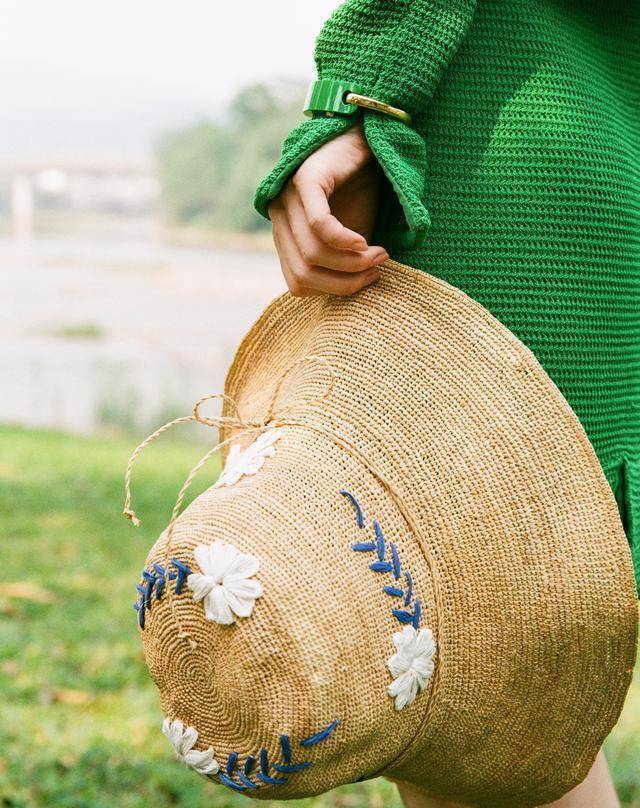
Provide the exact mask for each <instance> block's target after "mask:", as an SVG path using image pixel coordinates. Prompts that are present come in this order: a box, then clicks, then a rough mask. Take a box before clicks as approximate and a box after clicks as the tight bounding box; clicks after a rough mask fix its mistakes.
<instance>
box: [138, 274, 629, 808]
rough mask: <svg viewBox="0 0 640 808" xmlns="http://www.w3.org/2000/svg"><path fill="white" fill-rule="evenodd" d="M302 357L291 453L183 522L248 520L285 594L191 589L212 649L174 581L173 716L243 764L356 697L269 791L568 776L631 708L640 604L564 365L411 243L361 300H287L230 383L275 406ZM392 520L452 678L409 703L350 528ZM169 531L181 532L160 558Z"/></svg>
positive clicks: (167, 670)
mask: <svg viewBox="0 0 640 808" xmlns="http://www.w3.org/2000/svg"><path fill="white" fill-rule="evenodd" d="M305 357H310V358H313V357H316V358H320V359H321V360H322V363H315V364H314V362H313V361H309V362H306V363H305V362H301V361H300V360H303V359H304V358H305ZM292 367H294V371H293V372H289V371H290V369H291V368H292ZM326 367H331V368H332V369H333V372H334V374H335V378H334V380H333V384H332V385H331V388H330V391H329V393H328V395H327V396H326V398H323V391H324V392H325V393H326V391H327V385H326V381H327V380H326ZM287 374H288V375H287ZM283 377H284V379H285V381H284V383H283V384H282V386H281V388H280V392H279V402H278V404H279V405H283V406H285V407H286V410H287V416H286V418H284V419H283V422H282V423H281V424H280V425H279V428H280V429H281V431H282V435H281V437H280V438H279V440H278V443H277V448H276V452H275V454H274V456H273V457H270V458H268V459H267V460H266V461H265V463H264V466H263V467H262V468H261V470H260V471H259V472H258V473H257V474H255V475H252V476H248V477H244V478H242V479H241V480H240V481H239V482H237V483H236V484H235V485H233V486H230V487H228V488H217V489H216V488H212V489H210V490H209V491H207V492H205V493H204V494H203V495H201V496H200V497H199V498H198V499H197V500H196V501H195V502H194V503H193V504H192V505H191V506H190V507H189V508H188V509H187V510H186V511H185V512H184V514H183V515H182V516H181V517H180V519H179V520H178V522H177V523H176V526H175V531H174V536H173V540H172V545H171V555H172V556H175V557H177V558H178V559H180V561H181V562H183V563H186V564H189V565H190V566H192V567H193V563H194V560H193V550H194V547H195V546H196V545H197V544H203V543H204V544H208V543H211V542H213V541H215V540H222V541H227V542H232V543H233V544H234V545H235V546H236V547H237V548H238V549H239V550H240V551H242V552H249V553H251V554H253V555H255V556H256V557H258V558H259V559H260V561H261V568H260V572H259V574H258V576H257V577H258V578H259V580H260V582H261V583H262V585H263V587H264V593H263V595H262V596H261V597H260V598H259V599H258V601H257V602H256V605H255V608H254V611H253V614H252V615H251V617H249V618H247V619H242V620H238V621H237V622H236V623H234V624H233V625H232V626H222V625H218V624H216V623H212V622H208V621H206V620H205V619H204V613H203V609H202V604H197V603H195V602H194V601H193V599H192V598H191V597H189V595H188V593H186V594H182V595H179V596H177V597H175V598H174V606H175V608H176V613H177V616H178V618H179V622H180V624H181V626H182V628H183V629H184V630H186V631H187V632H188V634H189V636H190V638H191V639H192V640H194V641H195V643H196V648H195V649H192V648H191V646H190V644H189V643H188V642H186V641H185V640H184V639H182V638H180V636H179V633H180V631H179V628H178V625H177V623H176V621H175V620H174V619H173V617H172V613H171V609H170V608H169V604H168V599H167V598H166V597H162V598H161V599H160V600H159V601H158V602H157V603H154V605H153V608H152V610H151V611H150V612H149V613H147V615H146V625H145V628H144V631H142V640H143V644H144V650H145V655H146V658H147V661H148V664H149V668H150V670H151V673H152V675H153V678H154V680H155V682H156V684H157V686H158V688H159V691H160V696H161V701H162V706H163V710H164V712H165V714H166V715H167V716H168V717H169V718H170V719H171V720H175V719H179V720H181V721H182V722H184V725H185V726H187V725H192V726H193V727H195V728H196V729H197V731H198V733H199V744H200V746H199V748H202V749H206V748H207V747H208V746H212V747H213V748H214V750H215V754H216V759H217V760H218V761H219V762H220V764H221V766H223V767H224V765H225V763H226V761H227V760H228V758H229V756H230V755H232V753H233V752H235V753H237V754H238V759H239V760H240V761H241V762H242V760H243V759H244V758H245V757H246V756H247V755H250V754H255V752H256V749H260V748H261V747H262V746H264V747H265V748H266V749H267V751H268V754H269V757H270V758H272V757H274V756H277V755H278V752H279V746H278V743H279V738H280V736H281V735H282V733H286V734H287V736H289V737H291V738H304V737H306V736H308V735H310V734H312V733H313V732H315V731H317V729H318V728H320V727H324V726H326V725H329V724H330V723H331V722H332V721H334V720H335V719H339V720H340V724H339V726H338V727H337V728H336V730H335V732H333V733H332V735H331V737H330V738H329V739H327V740H326V741H325V742H324V743H323V744H322V745H318V746H317V747H314V748H313V749H312V750H309V751H308V759H309V761H311V763H312V765H311V766H310V767H309V768H307V769H305V770H304V771H299V772H297V773H296V774H295V775H292V776H291V777H289V778H288V780H287V782H286V783H284V784H281V785H277V786H273V787H270V786H266V787H264V788H260V790H258V791H255V792H252V793H251V794H250V796H253V797H258V798H263V797H269V798H277V799H286V798H290V797H301V796H305V795H310V794H315V793H318V792H321V791H324V790H327V789H329V788H332V787H334V786H337V785H339V784H341V783H345V782H353V781H355V780H358V779H361V778H365V777H370V776H374V775H376V774H379V773H385V774H388V775H390V776H393V777H396V778H399V779H405V780H408V781H411V782H413V783H416V784H418V785H420V786H423V787H426V788H428V789H430V790H432V791H434V792H435V793H438V794H442V795H443V796H447V797H449V798H454V799H459V800H464V801H466V802H470V803H472V804H477V805H484V806H487V807H488V806H492V808H497V807H498V806H501V805H504V806H507V805H509V806H514V807H515V806H531V805H538V804H542V803H545V802H548V801H550V800H552V799H555V798H556V797H558V796H559V795H560V794H562V793H564V792H565V791H567V790H568V789H570V788H571V787H573V786H574V785H575V784H576V783H577V782H578V781H579V780H581V779H582V778H583V777H584V775H585V774H586V772H587V770H588V768H589V766H590V765H591V763H592V762H593V759H594V757H595V755H596V753H597V751H598V749H599V747H600V745H601V743H602V740H603V738H604V737H605V736H606V735H607V733H608V732H609V730H610V729H611V727H612V726H613V724H614V722H615V720H616V719H617V716H618V714H619V711H620V709H621V706H622V703H623V700H624V696H625V693H626V690H627V687H628V684H629V681H630V676H631V669H632V666H633V660H634V654H635V640H636V620H637V610H636V600H635V587H634V582H633V573H632V564H631V559H630V555H629V550H628V545H627V542H626V539H625V536H624V532H623V530H622V527H621V524H620V520H619V517H618V514H617V510H616V506H615V501H614V499H613V496H612V494H611V491H610V489H609V487H608V485H607V482H606V479H605V477H604V475H603V473H602V470H601V468H600V466H599V464H598V461H597V458H596V456H595V454H594V453H593V450H592V448H591V446H590V444H589V442H588V440H587V438H586V435H585V433H584V430H583V429H582V427H581V426H580V424H579V422H578V420H577V419H576V417H575V415H574V414H573V412H572V411H571V409H570V408H569V407H568V405H567V404H566V402H565V401H564V399H563V398H562V396H561V394H560V393H559V391H558V390H557V388H556V387H555V386H554V385H553V383H552V382H551V381H550V380H549V378H548V377H547V376H546V374H545V373H544V371H543V370H542V368H541V367H540V365H539V364H538V362H537V361H536V359H535V358H534V356H533V355H532V354H531V353H530V352H529V351H528V350H527V349H526V348H525V347H524V346H523V345H522V343H520V342H519V341H518V340H517V338H516V337H515V336H514V335H513V334H511V333H510V332H509V331H508V330H507V329H506V328H504V326H502V325H501V324H500V323H498V322H497V321H496V320H495V319H494V318H493V317H492V316H491V315H490V314H489V312H487V311H486V310H485V309H484V308H483V307H481V306H480V305H478V304H477V303H475V302H473V301H472V300H471V299H470V298H468V297H466V295H464V294H463V293H462V292H460V291H459V290H457V289H455V288H453V287H451V286H449V285H447V284H446V283H443V282H441V281H439V280H436V279H435V278H433V277H431V276H428V275H426V274H424V273H421V272H418V271H416V270H413V269H410V268H408V267H405V266H401V265H399V264H396V263H393V262H390V263H389V264H388V265H387V266H386V267H385V268H384V269H383V272H382V278H381V281H380V283H379V284H378V285H377V286H376V287H375V288H372V289H368V290H365V291H364V292H362V293H361V294H359V295H357V296H355V297H353V298H331V297H329V298H309V299H305V300H299V299H295V298H293V297H291V296H290V295H285V296H283V297H281V298H279V299H278V300H276V301H275V302H274V303H273V304H272V305H271V306H270V307H269V308H268V309H267V310H266V312H265V313H264V314H263V315H262V317H261V318H260V320H259V321H258V322H257V324H256V325H255V326H254V327H253V329H252V330H251V331H250V332H249V334H248V336H247V337H246V338H245V340H244V342H243V343H242V345H241V347H240V349H239V351H238V353H237V355H236V359H235V361H234V363H233V365H232V367H231V370H230V372H229V375H228V379H227V385H226V393H227V394H228V395H229V396H231V397H232V398H233V399H234V400H235V401H236V402H237V404H238V407H239V410H240V412H242V414H243V416H244V417H246V418H247V419H249V420H259V419H260V417H261V416H262V415H264V413H265V412H266V411H267V410H268V408H269V407H270V405H271V399H272V396H273V390H274V385H275V384H276V383H277V380H278V379H282V378H283ZM296 403H297V404H298V408H297V409H296ZM277 409H278V406H276V407H275V410H276V411H277ZM230 412H231V410H229V413H230ZM228 436H229V430H227V434H226V435H223V437H228ZM345 489H346V490H347V491H349V492H352V493H353V494H354V495H356V496H357V498H358V502H359V503H360V504H361V505H362V508H363V511H364V514H365V515H366V517H367V518H366V522H367V525H366V526H365V527H364V528H360V527H359V526H358V519H357V514H356V513H355V512H354V507H353V505H352V503H351V502H350V501H349V499H348V497H345V496H344V495H342V494H341V493H340V491H341V490H345ZM404 514H406V516H405V515H404ZM372 518H375V519H376V520H377V521H378V522H379V524H380V526H381V528H382V530H383V531H384V535H385V538H386V541H387V542H388V543H389V546H390V543H391V542H392V543H393V545H394V548H395V549H396V550H397V554H398V558H399V559H400V562H401V564H402V566H403V568H405V567H406V568H407V569H410V570H411V574H412V578H413V595H414V597H419V599H420V602H421V606H422V620H423V625H425V626H428V627H430V628H431V629H432V631H433V632H434V636H435V639H436V642H437V655H436V659H435V673H434V676H433V677H432V679H431V680H430V681H429V684H428V686H427V689H426V690H425V691H424V692H423V693H420V694H418V696H417V698H416V699H415V701H414V702H413V703H412V704H410V705H409V706H407V707H405V708H404V709H403V710H401V711H396V710H395V709H394V705H393V701H392V699H390V698H389V696H388V695H387V693H386V688H387V687H388V685H389V683H390V676H389V672H388V669H387V666H386V663H387V660H388V658H389V656H390V655H391V653H393V650H394V649H393V645H392V635H393V632H394V631H396V630H397V629H398V627H399V626H398V622H397V620H396V619H395V617H394V616H393V614H392V611H391V605H392V604H390V596H389V594H388V593H386V592H385V591H384V587H383V584H388V583H389V581H387V580H384V576H383V575H381V574H380V573H379V572H375V571H372V569H371V568H370V566H369V565H368V564H367V563H365V561H364V560H363V559H362V558H361V556H360V553H357V554H356V553H354V552H353V549H352V546H353V544H354V542H361V541H363V539H370V540H374V539H375V538H376V537H375V533H374V531H373V530H372V529H371V519H372ZM409 521H410V522H411V523H412V525H413V527H412V528H411V529H410V528H409V524H408V522H409ZM367 530H369V533H367ZM165 554H166V547H165V537H164V536H161V537H160V539H159V540H158V542H157V544H156V545H155V547H154V548H153V550H152V551H151V553H150V556H149V559H148V561H147V566H148V568H151V565H153V563H158V562H161V561H162V560H163V558H164V556H165ZM356 556H357V557H356ZM232 759H233V760H235V758H232Z"/></svg>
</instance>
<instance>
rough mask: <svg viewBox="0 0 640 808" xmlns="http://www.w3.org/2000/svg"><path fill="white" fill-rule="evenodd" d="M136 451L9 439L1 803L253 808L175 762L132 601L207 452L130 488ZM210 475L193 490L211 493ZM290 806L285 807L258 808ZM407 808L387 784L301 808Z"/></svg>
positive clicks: (182, 456)
mask: <svg viewBox="0 0 640 808" xmlns="http://www.w3.org/2000/svg"><path fill="white" fill-rule="evenodd" d="M131 448H132V447H131V445H130V443H129V442H121V441H118V440H105V439H82V438H74V437H68V436H63V435H59V434H55V433H50V432H32V431H27V430H19V429H13V428H8V427H7V428H0V547H1V548H2V567H1V568H0V569H1V572H0V694H1V695H0V805H1V806H5V808H32V806H33V808H40V807H41V806H43V807H44V806H47V808H52V807H53V806H64V808H87V806H89V807H90V808H113V807H114V806H118V808H142V807H143V806H144V807H145V808H146V807H147V806H150V805H153V806H154V808H164V806H172V807H173V808H175V807H176V806H177V807H178V808H187V806H188V808H204V806H207V808H209V807H210V806H213V808H235V806H242V805H244V806H246V805H248V804H249V803H248V802H247V799H246V798H245V797H242V796H238V795H234V794H232V793H230V792H228V791H226V790H224V789H222V788H220V787H216V786H213V785H211V784H209V783H206V782H204V781H203V780H201V779H200V778H198V777H197V776H196V775H194V774H192V773H190V772H188V771H187V770H185V769H183V768H182V767H181V766H179V765H178V764H177V763H175V762H174V761H173V760H172V757H171V754H170V750H169V747H168V745H167V743H166V740H165V739H164V737H163V736H162V734H161V733H160V731H159V725H160V722H161V720H162V715H161V712H160V708H159V706H158V701H157V697H156V693H155V688H154V686H153V684H152V682H151V680H150V678H149V676H148V674H147V670H146V667H145V665H144V661H143V659H142V655H141V650H140V643H139V640H138V636H137V632H136V629H135V622H134V613H133V610H132V608H131V603H132V590H133V587H134V585H135V582H136V581H137V578H138V574H139V571H140V569H141V568H142V565H143V562H144V559H145V556H146V553H147V551H148V548H149V547H150V545H151V543H152V542H153V541H154V539H155V538H156V536H157V535H158V533H159V532H160V531H161V530H162V528H163V527H164V525H165V523H166V520H167V518H168V513H169V510H170V508H171V506H172V504H173V501H174V498H175V495H176V492H177V490H178V488H179V486H180V484H181V483H182V481H183V480H184V477H185V476H186V474H187V472H188V471H189V469H190V468H191V466H192V465H193V464H194V463H195V461H196V459H197V457H198V454H199V450H198V448H197V447H193V446H189V445H187V444H180V443H176V442H175V441H174V442H172V441H171V440H165V441H164V442H162V441H161V442H160V443H159V444H157V445H156V446H154V447H152V448H150V449H148V450H147V454H146V455H145V456H143V458H142V459H141V461H140V464H139V468H138V470H137V473H136V476H134V505H135V507H136V510H137V512H138V514H139V515H140V516H141V517H142V519H143V524H142V526H141V527H140V528H139V529H138V530H137V531H136V530H133V529H132V528H131V527H130V526H129V525H127V524H126V523H125V521H124V520H123V518H122V516H121V507H122V472H123V469H124V466H125V463H126V459H127V456H128V453H129V450H130V449H131ZM215 473H216V469H215V468H212V469H210V470H209V472H208V473H207V474H203V475H202V479H200V480H199V482H198V484H197V489H196V492H194V493H197V490H202V488H203V487H205V486H207V485H209V484H211V482H212V480H213V478H214V476H215ZM608 757H609V760H610V763H611V765H612V770H613V772H614V777H615V779H616V783H617V786H618V790H619V792H620V795H621V797H622V799H623V805H624V806H625V808H640V774H639V769H638V760H639V759H640V681H639V678H638V677H636V681H635V683H634V686H633V688H632V692H631V694H630V696H629V699H628V702H627V706H626V708H625V712H624V715H623V717H622V719H621V721H620V723H619V724H618V727H617V728H616V730H615V731H614V733H613V734H612V736H611V738H610V739H609V742H608ZM262 804H263V805H278V804H282V803H281V801H277V802H272V803H262ZM292 805H297V806H300V808H302V806H305V808H364V807H365V806H371V808H398V806H399V801H398V798H397V796H396V793H395V789H394V787H393V786H391V785H390V784H388V783H386V782H385V781H382V780H379V781H374V782H371V783H366V784H358V785H353V786H345V787H344V788H341V789H338V790H336V791H334V792H331V793H330V794H326V795H324V796H322V797H317V798H314V799H309V800H303V801H301V802H298V803H292Z"/></svg>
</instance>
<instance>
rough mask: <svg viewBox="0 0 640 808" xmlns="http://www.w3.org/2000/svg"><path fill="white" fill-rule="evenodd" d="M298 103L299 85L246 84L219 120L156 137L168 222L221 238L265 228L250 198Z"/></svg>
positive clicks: (272, 159) (297, 118) (295, 115)
mask: <svg viewBox="0 0 640 808" xmlns="http://www.w3.org/2000/svg"><path fill="white" fill-rule="evenodd" d="M302 98H303V87H302V85H301V84H300V83H298V82H286V83H285V82H283V83H280V84H274V85H266V84H255V85H251V86H249V87H245V88H243V89H242V90H240V91H239V92H238V93H237V94H236V96H235V97H234V98H233V99H232V100H231V102H230V104H229V106H228V109H227V112H226V115H225V118H224V120H222V121H220V122H217V123H214V122H212V121H201V122H199V123H196V124H193V125H191V126H188V127H186V128H183V129H179V130H175V131H173V132H169V133H168V134H166V135H165V136H164V137H162V138H161V140H160V141H159V143H158V146H157V149H156V162H157V170H158V177H159V180H160V185H161V188H162V199H163V202H164V208H165V211H166V214H167V216H168V217H169V219H170V220H171V221H173V222H175V223H178V224H187V225H190V226H194V227H200V228H206V229H214V230H219V231H234V232H254V231H256V230H260V229H263V228H264V227H265V226H266V225H265V222H264V221H263V220H262V218H261V217H260V216H259V215H258V214H257V213H256V212H255V211H254V210H253V207H252V204H251V203H252V197H253V192H254V190H255V187H256V185H257V183H258V182H259V180H260V179H261V178H262V176H263V175H264V174H265V173H266V172H267V171H268V170H269V169H270V168H271V167H272V166H273V164H274V162H275V161H276V160H277V158H278V155H279V153H280V148H281V145H282V139H283V138H284V136H285V135H286V134H287V132H288V131H289V129H291V128H292V127H293V126H294V125H295V124H296V123H297V122H298V121H300V120H301V119H302V113H301V107H302Z"/></svg>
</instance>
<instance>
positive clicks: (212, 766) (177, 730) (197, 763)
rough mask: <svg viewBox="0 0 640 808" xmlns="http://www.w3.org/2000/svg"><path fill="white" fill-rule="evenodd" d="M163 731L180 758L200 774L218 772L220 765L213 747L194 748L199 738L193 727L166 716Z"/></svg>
mask: <svg viewBox="0 0 640 808" xmlns="http://www.w3.org/2000/svg"><path fill="white" fill-rule="evenodd" d="M162 731H163V732H164V734H165V735H166V736H167V738H168V739H169V742H170V743H171V746H173V749H174V751H175V753H176V757H177V758H178V760H181V761H182V762H183V763H186V764H187V766H189V768H191V769H193V770H194V771H196V772H198V774H205V775H206V774H216V773H217V772H218V770H219V769H220V765H219V764H218V761H217V760H216V759H215V758H214V756H213V755H214V752H213V749H212V748H211V747H209V748H208V749H204V750H202V751H201V750H198V749H194V748H193V747H194V746H195V744H196V742H197V740H198V733H197V731H196V730H195V729H194V728H193V727H187V728H186V729H185V728H184V724H183V723H182V721H179V720H178V719H176V720H175V721H169V719H168V718H165V719H164V721H163V722H162Z"/></svg>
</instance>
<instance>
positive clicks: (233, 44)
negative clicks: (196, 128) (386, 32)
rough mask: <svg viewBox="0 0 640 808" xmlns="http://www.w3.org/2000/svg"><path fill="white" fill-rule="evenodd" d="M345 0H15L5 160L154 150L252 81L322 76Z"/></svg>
mask: <svg viewBox="0 0 640 808" xmlns="http://www.w3.org/2000/svg"><path fill="white" fill-rule="evenodd" d="M337 5H339V0H3V2H2V14H1V17H0V158H2V157H7V156H12V155H20V156H21V155H25V156H30V155H40V154H44V153H49V154H53V153H60V152H65V153H66V152H74V151H82V152H87V153H89V152H92V151H102V152H117V151H125V152H130V153H131V152H142V151H144V150H145V149H146V148H148V146H149V144H150V143H151V142H152V140H153V138H154V136H155V134H156V133H157V132H158V131H160V130H161V129H162V128H164V127H166V126H168V125H171V124H173V123H180V122H183V121H188V120H190V119H192V118H194V117H197V116H200V115H212V114H215V112H216V110H217V109H218V108H219V107H220V106H221V105H223V104H224V103H225V101H227V100H228V99H229V97H230V96H231V95H232V94H233V92H234V91H235V90H236V89H237V88H238V87H240V86H242V85H243V84H246V83H249V82H254V81H256V80H260V79H271V78H275V77H292V78H303V79H305V80H306V79H310V78H311V77H312V75H313V58H312V57H313V43H314V39H315V36H316V34H317V32H318V30H319V29H320V26H321V25H322V22H323V20H324V19H325V18H326V17H327V16H328V14H329V13H330V12H331V10H332V9H333V8H335V7H336V6H337Z"/></svg>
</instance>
